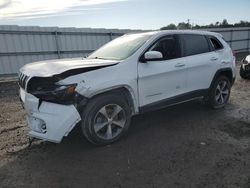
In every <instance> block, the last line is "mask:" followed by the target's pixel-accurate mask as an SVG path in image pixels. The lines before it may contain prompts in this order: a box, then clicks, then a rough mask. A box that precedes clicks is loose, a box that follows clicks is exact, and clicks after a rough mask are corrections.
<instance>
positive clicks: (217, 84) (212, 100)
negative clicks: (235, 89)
mask: <svg viewBox="0 0 250 188" xmlns="http://www.w3.org/2000/svg"><path fill="white" fill-rule="evenodd" d="M222 83H223V85H224V83H225V84H226V86H225V89H224V91H223V88H222V86H223V85H221V84H222ZM218 88H220V89H221V88H222V89H221V90H219V89H218ZM226 91H228V94H227V95H226ZM223 93H225V94H223ZM230 93H231V83H230V81H229V79H228V77H226V76H223V75H222V76H219V77H218V78H217V79H216V80H215V81H214V83H213V85H212V87H211V89H210V92H209V97H208V102H209V104H210V106H211V107H212V108H213V109H220V108H223V107H224V106H225V105H226V103H227V102H228V100H229V97H230ZM220 94H221V95H220ZM218 96H220V97H218ZM221 96H222V97H221ZM224 97H225V98H224ZM222 98H223V99H222Z"/></svg>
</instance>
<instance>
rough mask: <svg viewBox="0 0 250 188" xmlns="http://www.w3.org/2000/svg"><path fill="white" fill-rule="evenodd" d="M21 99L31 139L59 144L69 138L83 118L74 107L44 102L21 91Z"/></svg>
mask: <svg viewBox="0 0 250 188" xmlns="http://www.w3.org/2000/svg"><path fill="white" fill-rule="evenodd" d="M20 97H21V100H22V101H23V102H24V108H25V110H26V112H27V122H28V126H29V128H30V132H29V135H30V136H31V137H35V138H39V139H42V140H47V141H51V142H56V143H59V142H61V140H62V138H63V137H64V136H67V135H68V134H69V133H70V131H71V130H72V129H73V128H74V126H75V125H76V124H77V123H78V122H79V121H81V117H80V115H79V113H78V111H77V109H76V108H75V106H74V105H61V104H55V103H51V102H42V103H41V104H40V106H39V99H38V98H36V97H35V96H33V95H31V94H29V93H26V92H25V91H24V90H23V89H20Z"/></svg>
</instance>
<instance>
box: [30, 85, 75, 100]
mask: <svg viewBox="0 0 250 188" xmlns="http://www.w3.org/2000/svg"><path fill="white" fill-rule="evenodd" d="M75 88H76V84H70V85H54V86H50V87H46V86H45V87H38V88H37V90H35V91H33V92H31V94H32V95H34V96H36V97H37V98H39V99H40V100H43V101H48V102H55V103H60V104H69V103H73V102H74V101H75V97H76V92H75Z"/></svg>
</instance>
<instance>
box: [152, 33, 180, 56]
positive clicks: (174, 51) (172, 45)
mask: <svg viewBox="0 0 250 188" xmlns="http://www.w3.org/2000/svg"><path fill="white" fill-rule="evenodd" d="M149 51H158V52H161V53H162V56H163V59H162V60H169V59H174V58H177V57H178V44H177V41H176V39H175V38H174V37H172V36H169V37H164V38H162V39H160V40H158V41H157V42H156V43H155V44H154V45H153V46H152V47H151V48H150V49H149Z"/></svg>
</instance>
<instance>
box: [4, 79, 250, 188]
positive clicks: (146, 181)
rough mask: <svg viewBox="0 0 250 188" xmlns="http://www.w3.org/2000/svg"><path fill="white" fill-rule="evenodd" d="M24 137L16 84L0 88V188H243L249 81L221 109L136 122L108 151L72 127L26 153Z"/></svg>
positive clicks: (249, 169) (247, 176)
mask: <svg viewBox="0 0 250 188" xmlns="http://www.w3.org/2000/svg"><path fill="white" fill-rule="evenodd" d="M27 132H28V129H27V127H26V122H25V113H24V111H23V109H22V107H21V105H20V102H19V99H18V96H17V85H16V84H15V83H14V82H8V83H6V82H5V83H0V187H25V188H26V187H60V188H61V187H90V188H91V187H101V188H104V187H107V188H111V187H136V188H140V187H142V188H147V187H168V188H172V187H173V188H174V187H180V188H185V187H197V188H213V187H218V188H223V187H225V188H238V187H239V188H249V187H250V80H243V79H241V78H239V77H238V78H237V81H236V83H235V85H234V86H233V89H232V93H231V98H230V102H229V104H228V105H227V106H226V107H225V108H224V109H221V110H212V109H210V108H209V107H207V106H206V105H205V104H203V102H201V101H193V102H189V103H185V104H182V105H177V106H174V107H170V108H167V109H163V110H160V111H155V112H150V113H147V114H144V115H139V116H136V117H134V118H133V120H132V125H131V127H130V129H129V132H128V134H127V135H126V136H125V137H124V138H123V139H122V140H121V141H119V142H117V143H115V144H112V145H110V146H105V147H95V146H93V145H91V144H89V143H88V142H87V141H86V140H85V139H84V137H83V136H82V135H81V131H80V129H79V128H76V129H74V130H73V132H72V133H71V134H70V135H69V136H68V137H66V138H65V139H64V140H63V142H62V143H60V144H53V143H49V142H43V141H35V142H33V143H32V145H31V146H29V142H28V137H27Z"/></svg>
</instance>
